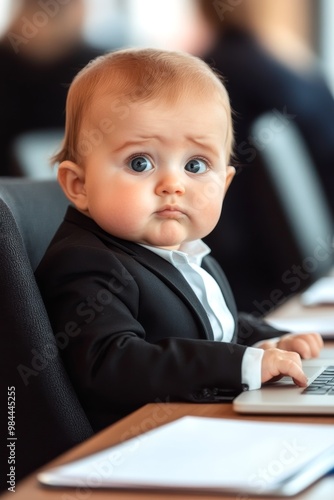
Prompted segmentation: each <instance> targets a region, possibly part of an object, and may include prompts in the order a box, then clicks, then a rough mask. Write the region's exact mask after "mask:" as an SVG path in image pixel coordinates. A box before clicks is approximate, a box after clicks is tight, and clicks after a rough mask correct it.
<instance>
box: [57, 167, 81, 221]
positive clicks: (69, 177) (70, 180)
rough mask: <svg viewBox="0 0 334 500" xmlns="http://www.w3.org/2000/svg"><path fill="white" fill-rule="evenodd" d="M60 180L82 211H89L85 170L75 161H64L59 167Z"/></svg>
mask: <svg viewBox="0 0 334 500" xmlns="http://www.w3.org/2000/svg"><path fill="white" fill-rule="evenodd" d="M58 182H59V184H60V185H61V187H62V189H63V191H64V193H65V194H66V196H67V198H68V199H69V200H70V201H71V202H72V203H73V204H74V205H75V206H76V208H77V209H78V210H80V211H82V212H86V211H87V196H86V189H85V170H84V168H83V167H80V166H79V165H77V164H76V163H74V162H73V161H68V160H66V161H63V162H62V163H61V164H60V165H59V167H58Z"/></svg>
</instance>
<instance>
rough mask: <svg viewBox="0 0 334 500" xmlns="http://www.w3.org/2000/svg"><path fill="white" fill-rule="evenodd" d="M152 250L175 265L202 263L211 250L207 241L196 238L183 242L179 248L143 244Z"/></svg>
mask: <svg viewBox="0 0 334 500" xmlns="http://www.w3.org/2000/svg"><path fill="white" fill-rule="evenodd" d="M141 246H143V247H145V248H147V249H148V250H151V252H153V253H155V254H157V255H159V256H160V257H162V258H163V259H165V260H167V261H168V262H170V263H171V264H173V266H176V265H177V264H182V263H187V264H197V265H198V266H200V265H201V264H202V260H203V258H204V257H205V256H206V255H208V254H209V253H210V252H211V250H210V248H209V247H208V245H207V244H206V243H204V241H202V240H194V241H188V242H185V243H182V245H181V247H180V249H179V250H166V249H165V248H159V247H153V246H149V245H141Z"/></svg>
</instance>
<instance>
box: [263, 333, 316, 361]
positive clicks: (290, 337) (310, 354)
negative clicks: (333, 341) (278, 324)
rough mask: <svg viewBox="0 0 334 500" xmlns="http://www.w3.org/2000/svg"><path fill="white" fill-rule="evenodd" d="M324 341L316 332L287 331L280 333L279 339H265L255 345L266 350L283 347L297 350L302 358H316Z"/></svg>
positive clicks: (286, 349)
mask: <svg viewBox="0 0 334 500" xmlns="http://www.w3.org/2000/svg"><path fill="white" fill-rule="evenodd" d="M323 346H324V342H323V340H322V338H321V336H320V335H319V334H318V333H298V334H295V333H294V334H292V333H287V334H286V335H282V337H280V338H279V340H276V341H275V342H273V341H272V340H265V341H264V342H262V343H261V344H258V345H257V347H260V348H261V349H264V350H267V349H272V348H273V347H277V349H284V350H285V351H294V352H298V354H300V356H301V357H302V358H304V359H309V358H316V357H317V356H319V354H320V351H321V349H322V348H323Z"/></svg>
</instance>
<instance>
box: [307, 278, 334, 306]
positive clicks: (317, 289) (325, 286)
mask: <svg viewBox="0 0 334 500" xmlns="http://www.w3.org/2000/svg"><path fill="white" fill-rule="evenodd" d="M300 301H301V303H302V304H303V306H317V305H321V304H333V305H334V276H329V277H325V278H320V279H319V280H318V281H316V282H315V283H313V285H311V286H310V287H309V288H308V289H307V290H306V291H305V292H304V293H302V294H301V297H300Z"/></svg>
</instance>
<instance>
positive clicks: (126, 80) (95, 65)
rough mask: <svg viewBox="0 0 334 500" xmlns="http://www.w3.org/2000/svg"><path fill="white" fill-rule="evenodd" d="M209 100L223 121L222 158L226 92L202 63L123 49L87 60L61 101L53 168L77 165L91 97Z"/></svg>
mask: <svg viewBox="0 0 334 500" xmlns="http://www.w3.org/2000/svg"><path fill="white" fill-rule="evenodd" d="M194 89H196V91H197V93H198V95H199V96H203V97H206V98H208V97H209V98H213V97H215V98H216V100H217V106H219V105H222V106H224V108H225V110H226V113H227V117H228V130H227V137H226V138H222V140H225V142H226V153H227V159H229V157H230V155H231V153H232V149H233V127H232V118H231V108H230V103H229V98H228V94H227V91H226V89H225V87H224V85H223V82H222V79H221V77H220V76H219V75H218V74H216V73H215V72H214V71H213V70H212V69H211V68H210V67H209V66H208V65H207V64H206V63H205V62H203V61H202V60H201V59H199V58H197V57H195V56H192V55H190V54H186V53H181V52H172V51H164V50H157V49H124V50H118V51H115V52H110V53H108V54H105V55H103V56H100V57H97V58H96V59H94V60H92V61H91V62H90V63H89V64H88V65H87V66H86V67H85V68H83V69H82V70H81V71H80V72H79V73H78V74H77V76H76V77H75V78H74V80H73V82H72V84H71V86H70V88H69V92H68V96H67V102H66V126H65V137H64V141H63V144H62V147H61V150H60V151H59V152H58V153H57V154H56V155H55V156H54V157H53V158H52V161H53V162H54V163H61V162H62V161H64V160H71V161H74V162H75V163H79V162H80V160H81V155H80V147H79V142H78V141H79V137H80V131H81V127H82V124H83V121H84V119H85V117H86V116H87V113H88V112H89V110H90V109H91V106H92V103H93V100H94V97H95V96H96V95H97V94H98V95H103V93H109V94H110V93H112V94H113V95H115V97H117V98H120V97H121V98H124V99H126V102H127V103H130V102H145V101H149V100H153V99H156V98H159V99H165V100H167V101H168V102H177V100H179V99H183V98H184V96H185V95H187V94H189V95H193V91H194Z"/></svg>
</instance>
